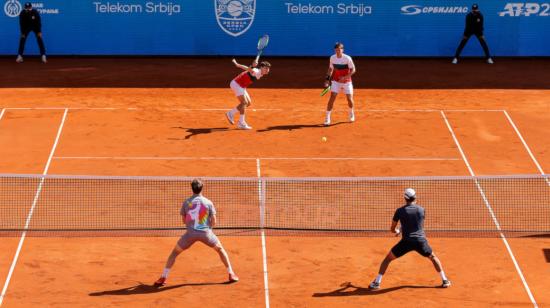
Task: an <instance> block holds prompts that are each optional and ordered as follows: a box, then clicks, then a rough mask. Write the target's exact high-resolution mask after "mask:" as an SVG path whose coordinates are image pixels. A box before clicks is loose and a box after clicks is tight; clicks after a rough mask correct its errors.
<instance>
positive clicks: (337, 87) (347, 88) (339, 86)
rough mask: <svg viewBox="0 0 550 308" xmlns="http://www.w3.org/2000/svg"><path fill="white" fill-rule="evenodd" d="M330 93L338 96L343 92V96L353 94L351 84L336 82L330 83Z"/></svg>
mask: <svg viewBox="0 0 550 308" xmlns="http://www.w3.org/2000/svg"><path fill="white" fill-rule="evenodd" d="M330 91H332V92H334V93H336V94H338V93H341V92H344V93H345V94H353V84H352V83H351V82H338V81H334V80H333V81H332V84H331V85H330Z"/></svg>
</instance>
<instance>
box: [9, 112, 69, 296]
mask: <svg viewBox="0 0 550 308" xmlns="http://www.w3.org/2000/svg"><path fill="white" fill-rule="evenodd" d="M68 111H69V109H65V112H64V113H63V118H62V119H61V124H59V129H58V130H57V135H56V137H55V141H54V143H53V146H52V149H51V151H50V155H49V156H48V161H47V162H46V166H45V167H44V172H42V175H47V174H48V169H49V168H50V163H51V162H52V158H53V154H54V152H55V149H56V148H57V143H58V142H59V138H60V137H61V131H62V130H63V125H64V124H65V119H66V118H67V112H68ZM44 180H45V177H42V178H40V183H39V184H38V188H37V189H36V194H35V195H34V199H33V201H32V206H31V209H30V210H29V214H28V215H27V220H26V221H25V228H24V229H25V231H23V234H22V235H21V239H20V240H19V245H18V246H17V250H16V251H15V256H14V257H13V261H12V262H11V266H10V270H9V272H8V276H7V277H6V281H5V282H4V288H3V289H2V294H0V306H2V303H3V301H4V298H5V297H6V292H7V290H8V286H9V284H10V280H11V277H12V275H13V271H14V270H15V265H16V264H17V260H18V259H19V254H20V253H21V248H23V243H24V242H25V238H26V237H27V229H28V228H29V225H30V223H31V218H32V214H33V212H34V209H35V208H36V204H37V203H38V199H39V198H40V193H41V192H42V187H43V185H44Z"/></svg>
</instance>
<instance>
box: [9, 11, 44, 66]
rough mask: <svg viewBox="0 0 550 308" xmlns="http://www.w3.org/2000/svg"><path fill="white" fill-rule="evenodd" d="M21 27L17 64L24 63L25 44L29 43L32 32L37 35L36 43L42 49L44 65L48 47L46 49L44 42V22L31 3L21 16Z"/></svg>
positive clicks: (41, 55) (41, 56) (41, 54)
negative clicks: (28, 37) (28, 39)
mask: <svg viewBox="0 0 550 308" xmlns="http://www.w3.org/2000/svg"><path fill="white" fill-rule="evenodd" d="M19 26H20V28H21V39H20V40H19V51H18V52H17V59H16V60H15V61H16V62H17V63H21V62H23V52H24V51H25V42H26V41H27V36H28V35H29V33H30V32H31V31H32V32H34V35H36V41H37V42H38V47H39V48H40V58H41V60H42V62H43V63H46V62H47V59H46V47H44V41H43V40H42V21H41V20H40V14H39V13H38V11H37V10H36V9H33V8H32V4H31V3H30V2H27V3H25V8H24V9H23V10H22V11H21V13H20V14H19Z"/></svg>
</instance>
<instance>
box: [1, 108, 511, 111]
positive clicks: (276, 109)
mask: <svg viewBox="0 0 550 308" xmlns="http://www.w3.org/2000/svg"><path fill="white" fill-rule="evenodd" d="M5 109H9V110H65V109H69V110H107V111H110V110H111V111H112V110H167V111H227V110H229V108H137V107H6V108H5ZM249 110H251V111H286V110H288V109H282V108H250V109H249ZM290 110H292V111H294V112H299V111H302V112H307V111H309V112H324V111H326V110H325V109H290ZM355 111H356V112H440V111H445V112H502V111H504V110H503V109H446V110H445V109H356V110H355ZM335 112H347V110H346V109H342V110H335Z"/></svg>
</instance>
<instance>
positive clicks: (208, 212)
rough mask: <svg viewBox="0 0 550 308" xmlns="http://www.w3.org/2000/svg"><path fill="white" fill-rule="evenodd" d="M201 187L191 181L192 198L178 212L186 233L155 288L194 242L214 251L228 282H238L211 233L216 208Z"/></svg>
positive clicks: (174, 250)
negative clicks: (225, 270) (218, 257)
mask: <svg viewBox="0 0 550 308" xmlns="http://www.w3.org/2000/svg"><path fill="white" fill-rule="evenodd" d="M202 186H203V184H202V181H201V180H198V179H195V180H193V182H192V183H191V189H192V190H193V196H191V197H190V198H189V199H187V200H185V202H183V205H182V207H181V210H180V215H181V217H182V219H183V223H184V224H185V226H186V229H187V231H186V232H185V234H184V235H182V236H181V238H180V239H179V241H178V243H177V244H176V247H174V249H173V250H172V253H171V254H170V256H168V260H167V261H166V266H165V268H164V271H163V272H162V275H161V276H160V278H159V279H158V280H157V281H156V282H155V283H154V286H155V287H161V286H163V285H164V284H165V283H166V278H168V273H169V272H170V269H171V268H172V266H174V263H175V262H176V258H177V257H178V255H179V254H180V253H182V252H183V251H184V250H186V249H187V248H189V247H191V245H193V244H194V243H195V242H202V243H204V244H206V245H208V246H209V247H211V248H213V249H214V250H216V252H217V253H218V255H219V256H220V259H221V260H222V262H223V264H224V265H225V267H226V268H227V272H228V273H229V282H237V281H239V277H237V275H236V274H235V273H234V272H233V268H232V267H231V263H230V262H229V257H228V256H227V252H226V251H225V249H224V248H223V246H222V243H221V242H220V240H219V239H218V237H217V236H216V235H215V234H214V232H212V227H214V225H215V224H216V208H215V207H214V204H213V203H212V201H210V200H208V199H207V198H206V197H204V196H203V195H202V194H201V191H202Z"/></svg>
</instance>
